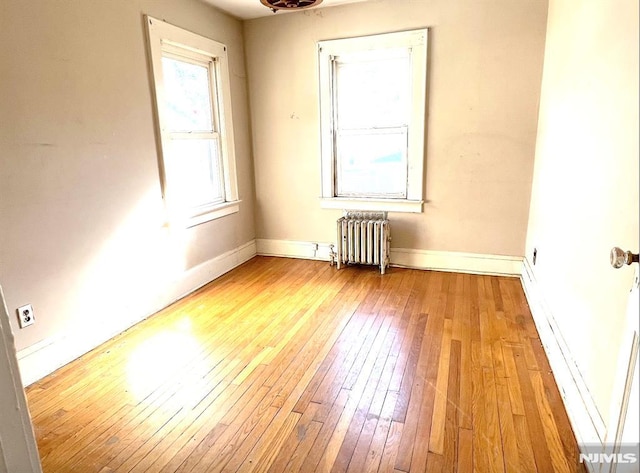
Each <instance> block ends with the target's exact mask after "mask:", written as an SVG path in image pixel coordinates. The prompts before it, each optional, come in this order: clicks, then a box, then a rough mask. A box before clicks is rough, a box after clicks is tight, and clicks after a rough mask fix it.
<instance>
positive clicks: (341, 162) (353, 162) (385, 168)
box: [336, 128, 407, 198]
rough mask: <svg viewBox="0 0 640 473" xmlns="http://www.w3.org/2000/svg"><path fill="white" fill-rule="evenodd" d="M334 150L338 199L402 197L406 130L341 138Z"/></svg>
mask: <svg viewBox="0 0 640 473" xmlns="http://www.w3.org/2000/svg"><path fill="white" fill-rule="evenodd" d="M336 147H337V153H338V160H337V161H338V162H337V173H338V175H337V188H338V196H339V197H347V196H380V197H398V198H400V197H406V195H407V130H406V128H405V129H403V130H400V131H397V132H391V133H389V132H387V133H379V134H363V133H361V134H341V135H340V136H339V137H338V138H337V140H336Z"/></svg>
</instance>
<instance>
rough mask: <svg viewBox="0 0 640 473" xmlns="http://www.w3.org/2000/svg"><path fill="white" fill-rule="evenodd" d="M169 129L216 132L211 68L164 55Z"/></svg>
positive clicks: (163, 64) (165, 93) (163, 63)
mask: <svg viewBox="0 0 640 473" xmlns="http://www.w3.org/2000/svg"><path fill="white" fill-rule="evenodd" d="M162 72H163V75H164V95H165V103H166V107H165V109H166V117H165V118H166V122H165V123H166V125H165V126H167V127H168V130H167V131H173V132H176V131H178V132H180V131H213V123H212V111H211V94H210V93H209V86H210V81H209V69H208V68H207V67H205V66H200V65H196V64H191V63H189V62H185V61H179V60H177V59H172V58H168V57H163V58H162Z"/></svg>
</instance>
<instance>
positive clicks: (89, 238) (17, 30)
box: [0, 0, 255, 366]
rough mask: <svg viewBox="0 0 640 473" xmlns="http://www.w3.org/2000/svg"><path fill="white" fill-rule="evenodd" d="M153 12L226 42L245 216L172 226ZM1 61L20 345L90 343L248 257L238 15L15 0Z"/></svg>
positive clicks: (9, 270) (6, 194) (1, 159)
mask: <svg viewBox="0 0 640 473" xmlns="http://www.w3.org/2000/svg"><path fill="white" fill-rule="evenodd" d="M143 14H149V15H152V16H154V17H156V18H161V19H164V20H166V21H167V22H169V23H172V24H175V25H178V26H180V27H183V28H185V29H188V30H191V31H194V32H196V33H199V34H202V35H204V36H207V37H209V38H212V39H214V40H217V41H220V42H223V43H225V44H226V45H227V46H228V49H229V55H230V68H231V78H232V84H231V92H232V101H233V107H234V114H233V115H234V133H235V138H236V157H237V158H236V159H237V165H238V176H239V190H240V198H241V199H242V204H241V210H240V212H239V213H237V214H234V215H231V216H228V217H224V218H222V219H219V220H216V221H213V222H210V223H206V224H203V225H200V226H197V227H194V228H191V229H189V230H184V229H180V228H170V227H167V226H165V221H164V214H163V204H162V199H161V193H160V192H161V191H160V184H159V182H160V181H159V173H158V162H157V152H156V139H155V135H154V133H155V132H154V118H153V102H152V95H151V87H150V80H149V74H148V68H147V55H146V43H145V42H146V36H145V30H144V21H143ZM0 64H2V74H1V75H0V81H1V82H0V122H1V123H2V126H1V127H0V147H1V148H0V228H1V229H2V230H1V231H0V281H1V282H2V284H3V285H4V288H5V294H6V298H7V305H8V307H9V312H10V313H11V314H12V317H11V323H12V328H13V330H14V332H15V337H16V345H17V348H18V350H23V351H22V352H21V353H24V349H26V351H27V352H30V350H33V349H35V348H40V347H41V346H44V345H47V344H49V343H52V342H54V344H55V343H56V342H57V343H58V345H59V346H60V347H63V348H64V347H65V346H68V345H69V343H71V344H73V343H76V345H77V346H76V347H75V348H74V349H73V350H71V351H75V352H77V351H79V350H82V349H88V348H91V347H92V346H94V345H95V344H96V343H97V342H98V341H101V339H104V338H105V337H108V336H110V335H112V334H113V333H114V332H115V331H120V330H122V329H123V328H125V327H126V326H128V325H129V324H131V323H132V322H133V321H136V320H139V319H140V318H141V317H144V316H147V315H149V314H151V313H152V312H154V311H156V310H158V309H160V308H161V307H163V306H166V305H167V304H168V303H170V302H171V301H173V300H174V299H175V298H177V297H179V296H181V295H183V294H184V293H186V292H189V291H191V290H193V289H194V288H195V287H197V286H198V285H201V284H203V283H205V282H207V281H209V280H210V279H212V278H213V277H214V276H216V275H217V274H216V272H217V271H218V269H219V268H218V266H217V263H216V262H217V261H218V259H219V258H220V257H221V255H222V257H223V259H225V261H226V264H227V266H229V264H231V263H233V261H231V260H233V259H234V258H236V259H235V261H238V257H237V255H235V254H234V253H233V251H234V250H235V249H237V248H239V247H242V246H243V245H245V244H247V243H250V242H252V241H253V239H254V237H255V235H254V224H253V222H254V205H253V203H254V195H253V165H252V161H251V153H250V136H249V131H248V130H249V117H248V113H249V110H248V100H247V93H246V72H245V66H244V50H243V39H242V23H241V22H240V21H238V20H236V19H234V18H232V17H230V16H227V15H226V14H223V13H221V12H219V11H217V10H215V9H213V8H212V7H210V6H208V5H205V4H204V3H201V2H199V1H197V0H181V1H174V0H109V1H106V2H105V1H102V0H65V1H64V2H51V1H49V0H29V2H26V3H25V2H22V1H18V0H3V1H2V13H1V14H0ZM227 252H232V253H231V254H230V255H229V254H228V253H227ZM234 255H235V256H234ZM229 261H231V263H229ZM26 303H31V304H33V307H34V311H35V316H36V323H35V325H33V326H31V327H28V328H26V329H23V330H20V329H18V327H17V320H16V317H15V316H14V315H13V314H14V312H15V309H16V308H17V307H18V306H20V305H23V304H26ZM60 337H63V340H62V341H61V340H60ZM81 345H82V346H81ZM76 354H79V353H76ZM71 355H72V354H71V353H67V354H66V355H64V356H71ZM56 356H58V355H56ZM61 356H62V355H61ZM21 363H22V361H21ZM21 366H22V365H21Z"/></svg>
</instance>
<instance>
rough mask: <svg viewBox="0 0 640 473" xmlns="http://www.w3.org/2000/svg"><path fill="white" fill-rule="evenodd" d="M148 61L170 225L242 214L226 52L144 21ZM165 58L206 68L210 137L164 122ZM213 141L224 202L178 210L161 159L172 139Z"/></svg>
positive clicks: (179, 30)
mask: <svg viewBox="0 0 640 473" xmlns="http://www.w3.org/2000/svg"><path fill="white" fill-rule="evenodd" d="M145 23H146V25H147V39H148V47H149V56H150V66H151V67H150V68H151V76H152V79H153V81H152V82H153V92H154V93H153V96H154V102H155V112H156V124H155V125H156V135H157V138H158V140H159V143H160V146H159V147H158V148H159V149H158V154H159V157H158V165H159V171H160V181H161V189H162V197H163V200H164V203H165V208H166V211H167V213H168V218H169V221H170V222H172V223H181V224H183V225H184V226H186V227H192V226H195V225H199V224H201V223H204V222H208V221H211V220H214V219H217V218H221V217H224V216H226V215H230V214H233V213H236V212H238V211H239V210H240V205H239V204H240V202H241V201H240V199H239V197H238V184H237V174H236V160H235V146H234V136H233V118H232V110H231V88H230V75H229V62H228V57H227V47H226V46H225V45H224V44H222V43H219V42H217V41H214V40H212V39H209V38H205V37H204V36H200V35H198V34H196V33H192V32H190V31H187V30H184V29H182V28H180V27H177V26H174V25H171V24H169V23H166V22H164V21H162V20H158V19H155V18H153V17H151V16H148V15H145ZM163 56H165V57H168V58H172V59H175V58H176V56H178V60H183V61H184V62H188V63H194V64H195V63H200V64H199V65H202V63H205V62H206V63H209V92H210V99H211V107H212V114H213V116H212V125H213V127H212V128H213V130H212V132H204V133H201V132H189V131H186V132H175V131H172V130H169V129H168V126H167V124H168V121H167V119H166V118H165V115H166V111H165V100H164V94H165V91H164V74H163V66H162V58H163ZM195 138H204V139H214V140H215V138H217V143H218V151H219V153H220V156H219V159H220V168H221V174H222V178H221V184H222V191H223V200H222V201H216V202H211V203H207V204H204V205H199V206H183V205H181V204H179V201H180V199H179V197H178V190H177V189H174V188H172V186H171V179H169V178H168V176H167V161H166V159H165V154H167V153H168V149H169V147H170V146H171V143H172V142H173V140H174V139H195Z"/></svg>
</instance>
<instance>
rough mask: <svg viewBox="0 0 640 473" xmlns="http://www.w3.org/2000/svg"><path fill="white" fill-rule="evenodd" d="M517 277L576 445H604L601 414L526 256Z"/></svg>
mask: <svg viewBox="0 0 640 473" xmlns="http://www.w3.org/2000/svg"><path fill="white" fill-rule="evenodd" d="M521 281H522V286H523V288H524V292H525V295H526V297H527V301H528V303H529V307H530V309H531V314H532V315H533V320H534V322H535V324H536V328H537V329H538V334H539V335H540V341H541V342H542V345H543V346H544V350H545V352H546V354H547V357H548V358H549V363H550V365H551V370H552V371H553V376H554V378H555V380H556V384H557V385H558V389H559V390H560V394H561V395H562V399H563V401H564V405H565V408H566V410H567V414H568V416H569V421H570V422H571V425H572V427H573V430H574V433H575V434H576V437H577V440H578V443H579V444H580V445H587V444H591V445H598V444H599V445H602V446H603V447H604V441H605V438H606V433H607V429H606V425H605V423H604V420H603V418H602V415H601V414H600V412H599V411H598V408H597V407H596V404H595V402H594V400H593V397H592V396H591V393H590V392H589V389H588V387H587V385H586V383H585V381H584V378H583V376H582V374H581V372H580V369H579V368H578V366H577V364H576V362H575V360H574V359H573V357H572V355H571V352H570V350H569V347H568V346H567V344H566V342H565V340H564V338H563V337H562V334H561V332H560V329H559V327H558V325H557V323H556V321H555V318H554V316H553V314H552V313H551V311H550V310H549V308H548V306H547V304H546V302H545V300H544V296H543V295H542V293H541V291H540V289H539V286H538V283H537V281H536V278H535V275H534V273H533V271H532V269H531V265H530V263H529V261H528V260H527V259H526V258H525V260H524V262H523V269H522V277H521ZM589 466H590V465H589Z"/></svg>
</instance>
